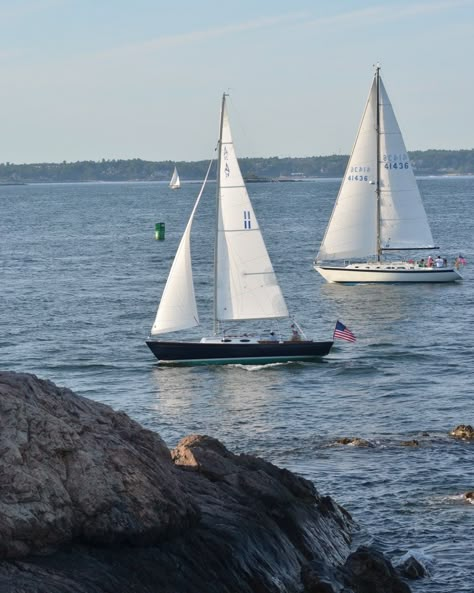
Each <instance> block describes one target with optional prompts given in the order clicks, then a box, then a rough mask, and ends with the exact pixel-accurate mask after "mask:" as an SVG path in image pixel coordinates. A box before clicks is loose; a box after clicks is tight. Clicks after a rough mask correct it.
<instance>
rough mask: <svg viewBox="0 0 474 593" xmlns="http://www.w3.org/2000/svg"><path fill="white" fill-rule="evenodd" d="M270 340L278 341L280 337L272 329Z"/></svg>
mask: <svg viewBox="0 0 474 593" xmlns="http://www.w3.org/2000/svg"><path fill="white" fill-rule="evenodd" d="M268 341H269V342H278V338H277V336H276V334H275V332H274V331H271V332H270V335H269V337H268Z"/></svg>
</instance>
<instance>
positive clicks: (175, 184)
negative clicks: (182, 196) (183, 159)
mask: <svg viewBox="0 0 474 593" xmlns="http://www.w3.org/2000/svg"><path fill="white" fill-rule="evenodd" d="M170 187H171V189H180V188H181V181H180V179H179V175H178V169H177V168H176V167H175V168H174V171H173V175H172V176H171V181H170Z"/></svg>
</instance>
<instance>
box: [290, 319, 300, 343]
mask: <svg viewBox="0 0 474 593" xmlns="http://www.w3.org/2000/svg"><path fill="white" fill-rule="evenodd" d="M300 340H301V335H300V332H299V331H298V328H297V327H296V325H295V324H294V323H292V324H291V341H292V342H299V341H300Z"/></svg>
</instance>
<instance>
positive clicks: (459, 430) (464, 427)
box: [449, 424, 474, 440]
mask: <svg viewBox="0 0 474 593" xmlns="http://www.w3.org/2000/svg"><path fill="white" fill-rule="evenodd" d="M449 434H450V435H451V436H452V437H454V438H456V439H464V440H474V428H472V426H471V425H470V424H460V425H459V426H456V428H454V429H453V430H452V431H451V432H450V433H449Z"/></svg>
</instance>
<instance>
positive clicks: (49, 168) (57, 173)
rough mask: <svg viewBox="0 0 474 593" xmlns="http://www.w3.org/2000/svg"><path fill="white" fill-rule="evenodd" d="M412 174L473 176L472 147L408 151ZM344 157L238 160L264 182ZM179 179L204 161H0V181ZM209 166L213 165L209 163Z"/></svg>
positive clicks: (329, 174)
mask: <svg viewBox="0 0 474 593" xmlns="http://www.w3.org/2000/svg"><path fill="white" fill-rule="evenodd" d="M409 156H410V160H411V164H412V166H413V169H414V171H415V174H416V175H418V176H423V175H474V149H469V150H468V149H465V150H424V151H421V150H418V151H413V152H410V153H409ZM348 159H349V156H348V155H336V154H333V155H328V156H313V157H269V158H242V159H240V165H241V169H242V174H243V175H244V177H246V178H248V179H250V180H252V179H253V180H259V179H260V180H270V179H279V178H280V179H281V178H292V177H293V178H294V177H319V178H333V177H336V178H340V177H342V176H343V175H344V171H345V168H346V166H347V162H348ZM175 165H176V166H177V167H178V170H179V174H180V177H181V179H182V180H184V181H186V180H188V181H191V180H201V179H203V178H204V175H205V173H206V170H207V167H208V165H209V162H208V161H194V162H188V161H182V162H176V163H175V162H172V161H158V162H156V161H145V160H142V159H129V160H115V159H112V160H106V159H102V160H101V161H77V162H70V163H68V162H66V161H63V162H62V163H34V164H13V163H8V162H7V163H0V183H3V184H5V183H60V182H63V183H64V182H81V181H84V182H86V181H166V180H169V179H170V177H171V174H172V171H173V168H174V166H175ZM214 166H215V165H214Z"/></svg>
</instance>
